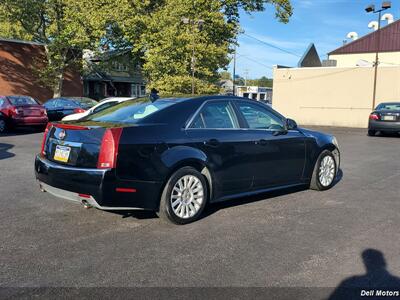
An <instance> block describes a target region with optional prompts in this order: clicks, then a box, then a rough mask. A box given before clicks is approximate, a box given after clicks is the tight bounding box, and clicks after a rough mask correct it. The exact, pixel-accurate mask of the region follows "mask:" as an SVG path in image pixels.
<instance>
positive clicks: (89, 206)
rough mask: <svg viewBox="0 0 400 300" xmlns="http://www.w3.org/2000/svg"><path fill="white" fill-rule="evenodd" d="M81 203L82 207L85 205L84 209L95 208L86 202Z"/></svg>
mask: <svg viewBox="0 0 400 300" xmlns="http://www.w3.org/2000/svg"><path fill="white" fill-rule="evenodd" d="M81 203H82V205H83V207H84V208H85V209H90V208H92V207H93V206H92V205H90V204H89V203H88V202H87V201H86V200H82V201H81Z"/></svg>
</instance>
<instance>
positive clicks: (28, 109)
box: [14, 105, 46, 117]
mask: <svg viewBox="0 0 400 300" xmlns="http://www.w3.org/2000/svg"><path fill="white" fill-rule="evenodd" d="M14 107H15V109H16V111H17V112H18V113H17V115H18V116H20V117H41V116H44V114H45V111H46V110H45V108H44V107H43V106H40V105H16V106H14Z"/></svg>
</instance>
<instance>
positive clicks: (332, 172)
mask: <svg viewBox="0 0 400 300" xmlns="http://www.w3.org/2000/svg"><path fill="white" fill-rule="evenodd" d="M339 163H340V155H339V150H338V144H337V141H336V139H335V137H333V136H331V135H327V134H323V133H319V132H315V131H310V130H306V129H302V128H298V127H297V125H296V123H295V122H294V121H293V120H290V119H286V118H284V117H283V116H282V115H280V114H279V113H277V112H276V111H274V110H273V109H272V108H270V107H268V106H267V105H264V104H260V103H257V102H256V101H252V100H246V99H244V98H237V97H228V96H208V97H200V98H191V99H159V100H157V101H155V102H154V103H152V102H151V101H150V100H148V99H144V98H139V99H136V100H131V101H126V102H124V103H121V104H118V105H116V106H113V107H111V108H109V109H106V110H104V111H102V112H100V113H97V114H93V115H90V116H88V117H86V118H85V119H82V120H80V121H78V122H75V123H71V122H63V123H58V124H52V125H49V126H48V128H47V130H46V133H45V135H44V138H43V146H42V151H41V153H40V154H38V155H37V157H36V161H35V171H36V178H37V179H38V181H39V183H40V186H41V189H42V190H43V191H48V192H50V193H52V194H54V195H56V196H59V197H62V198H66V199H70V200H74V201H78V202H81V203H82V204H84V205H85V206H86V207H96V208H99V209H104V210H121V209H129V210H131V209H146V210H154V211H158V212H159V215H160V216H161V217H163V218H166V219H169V220H170V221H172V222H174V223H178V224H185V223H188V222H192V221H194V220H196V219H198V218H199V216H200V214H201V212H202V211H203V209H204V206H205V205H206V203H212V202H218V201H223V200H229V199H232V198H236V197H239V196H246V195H251V194H256V193H260V192H265V191H271V190H275V189H280V188H286V187H293V186H299V185H306V186H310V187H311V188H312V189H316V190H326V189H329V188H330V187H332V186H333V184H334V181H335V178H336V175H337V172H338V169H339Z"/></svg>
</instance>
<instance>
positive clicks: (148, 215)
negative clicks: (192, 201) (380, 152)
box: [112, 169, 343, 220]
mask: <svg viewBox="0 0 400 300" xmlns="http://www.w3.org/2000/svg"><path fill="white" fill-rule="evenodd" d="M342 179H343V171H342V169H339V171H338V175H337V177H336V179H335V182H334V184H333V186H332V187H335V185H337V184H338V183H339V182H340V181H341V180H342ZM308 189H309V185H307V184H305V185H300V186H296V187H291V188H286V189H281V190H276V191H272V192H265V193H260V194H257V195H253V196H247V197H240V198H237V199H232V200H228V201H223V202H217V203H211V204H208V205H207V206H206V208H205V209H204V211H203V213H202V215H201V217H200V219H203V218H206V217H208V216H211V215H212V214H214V213H216V212H218V211H219V210H221V209H226V208H230V207H234V206H240V205H245V204H249V203H253V202H258V201H263V200H269V199H272V198H276V197H280V196H284V195H290V194H293V193H298V192H302V191H305V190H308ZM112 213H116V214H118V215H121V216H122V218H129V217H132V218H135V219H139V220H143V219H155V218H158V216H157V214H156V213H155V212H152V211H145V210H136V211H112Z"/></svg>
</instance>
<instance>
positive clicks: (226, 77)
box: [219, 71, 232, 80]
mask: <svg viewBox="0 0 400 300" xmlns="http://www.w3.org/2000/svg"><path fill="white" fill-rule="evenodd" d="M219 76H220V77H221V79H223V80H232V74H231V73H229V72H228V71H222V72H220V73H219Z"/></svg>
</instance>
